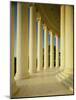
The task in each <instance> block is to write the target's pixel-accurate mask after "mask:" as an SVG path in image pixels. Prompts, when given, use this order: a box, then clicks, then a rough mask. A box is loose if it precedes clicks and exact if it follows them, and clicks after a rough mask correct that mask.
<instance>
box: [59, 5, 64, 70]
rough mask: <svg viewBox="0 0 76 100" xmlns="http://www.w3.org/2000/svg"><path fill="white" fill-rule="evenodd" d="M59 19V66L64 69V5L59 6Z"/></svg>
mask: <svg viewBox="0 0 76 100" xmlns="http://www.w3.org/2000/svg"><path fill="white" fill-rule="evenodd" d="M60 14H61V18H60V19H61V20H60V33H61V35H60V36H61V41H60V44H61V45H60V47H61V50H60V51H61V52H60V53H61V54H60V58H61V59H60V64H61V65H60V66H61V69H64V67H65V7H64V5H62V6H61V12H60Z"/></svg>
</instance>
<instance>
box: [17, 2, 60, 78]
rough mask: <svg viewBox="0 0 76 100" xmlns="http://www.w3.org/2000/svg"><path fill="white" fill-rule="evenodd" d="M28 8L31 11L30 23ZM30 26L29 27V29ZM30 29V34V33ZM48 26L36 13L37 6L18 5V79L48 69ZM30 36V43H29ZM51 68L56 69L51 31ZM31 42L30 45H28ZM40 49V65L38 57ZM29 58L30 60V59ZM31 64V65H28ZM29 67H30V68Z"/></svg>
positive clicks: (57, 54) (57, 64)
mask: <svg viewBox="0 0 76 100" xmlns="http://www.w3.org/2000/svg"><path fill="white" fill-rule="evenodd" d="M28 8H29V9H30V14H29V23H28ZM36 21H37V23H38V48H36V45H37V44H36ZM28 24H29V27H28ZM42 25H43V29H44V68H43V66H42V63H43V58H42V53H43V50H42ZM28 29H29V33H28ZM48 32H49V30H48V26H47V25H46V24H45V23H42V20H41V16H40V14H39V12H38V14H37V12H36V8H35V5H34V4H33V5H30V6H29V5H28V4H26V3H25V4H21V3H17V72H16V76H15V78H16V79H24V78H28V77H29V73H30V74H31V73H34V72H37V71H41V70H43V69H44V70H46V69H48ZM28 34H29V41H28ZM50 36H51V45H50V52H51V53H50V58H51V60H50V68H53V67H54V33H53V32H52V31H50ZM28 42H29V43H28ZM37 49H38V64H37V67H36V57H37V52H36V50H37ZM28 57H29V58H28ZM58 57H59V51H58V35H56V67H59V61H58V60H59V59H58ZM28 62H29V63H28ZM28 66H29V67H28Z"/></svg>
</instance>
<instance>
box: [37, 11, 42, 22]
mask: <svg viewBox="0 0 76 100" xmlns="http://www.w3.org/2000/svg"><path fill="white" fill-rule="evenodd" d="M37 21H41V16H40V13H39V12H38V13H37Z"/></svg>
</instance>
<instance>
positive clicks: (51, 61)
mask: <svg viewBox="0 0 76 100" xmlns="http://www.w3.org/2000/svg"><path fill="white" fill-rule="evenodd" d="M50 35H51V41H50V42H51V43H50V44H51V46H50V68H53V67H54V35H53V33H52V32H51V31H50Z"/></svg>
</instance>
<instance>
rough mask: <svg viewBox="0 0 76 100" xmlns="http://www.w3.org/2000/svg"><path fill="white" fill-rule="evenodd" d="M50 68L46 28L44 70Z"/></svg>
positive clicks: (45, 28)
mask: <svg viewBox="0 0 76 100" xmlns="http://www.w3.org/2000/svg"><path fill="white" fill-rule="evenodd" d="M47 68H48V31H47V26H44V69H47Z"/></svg>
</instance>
